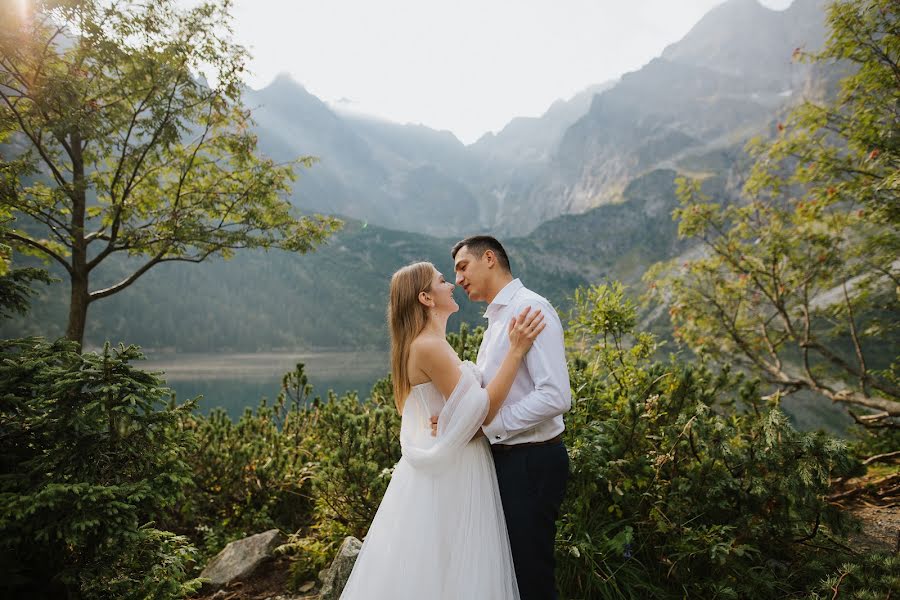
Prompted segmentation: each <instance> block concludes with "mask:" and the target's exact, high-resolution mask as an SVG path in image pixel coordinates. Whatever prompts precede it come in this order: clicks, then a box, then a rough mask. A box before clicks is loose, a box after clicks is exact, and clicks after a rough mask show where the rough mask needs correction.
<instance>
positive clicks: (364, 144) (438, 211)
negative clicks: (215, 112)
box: [244, 74, 482, 235]
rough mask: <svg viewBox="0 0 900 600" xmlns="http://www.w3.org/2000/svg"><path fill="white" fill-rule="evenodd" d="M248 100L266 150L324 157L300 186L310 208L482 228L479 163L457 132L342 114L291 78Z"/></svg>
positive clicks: (412, 227) (415, 226)
mask: <svg viewBox="0 0 900 600" xmlns="http://www.w3.org/2000/svg"><path fill="white" fill-rule="evenodd" d="M244 100H245V103H246V104H247V105H248V106H249V107H250V108H251V110H252V111H253V118H254V120H255V121H256V131H257V135H258V139H259V147H260V150H261V151H262V152H263V153H265V154H266V155H268V156H271V157H272V158H274V159H276V160H279V161H288V160H293V159H295V158H297V157H299V156H305V155H312V156H316V157H317V158H318V159H319V161H318V162H317V163H316V164H315V165H314V166H313V167H312V168H310V169H301V170H300V171H299V175H300V177H299V178H298V180H297V182H296V183H295V185H294V201H295V203H296V204H298V205H299V206H300V207H302V208H303V209H304V210H309V211H315V212H323V213H328V214H337V215H341V216H346V217H350V218H354V219H359V220H363V221H371V222H373V223H377V224H381V225H383V226H390V227H393V228H395V229H402V230H406V231H420V232H422V233H429V234H434V235H455V234H457V233H458V232H460V231H462V230H464V229H466V228H467V227H471V226H472V225H473V224H475V225H476V226H478V225H479V224H481V223H482V220H481V218H480V216H479V211H480V210H481V206H482V205H481V203H479V202H478V199H477V198H476V197H475V195H474V194H473V192H472V191H471V190H470V189H469V187H468V185H467V182H466V174H467V172H468V171H469V169H470V164H471V161H472V159H471V157H470V156H469V155H468V154H467V153H466V152H465V146H463V145H462V143H461V142H460V141H459V140H457V139H456V137H454V136H453V135H452V134H450V133H448V132H437V131H434V130H431V129H428V128H426V127H422V126H409V125H398V124H395V123H388V122H379V121H375V120H371V119H363V118H359V117H348V116H342V115H340V114H338V113H336V112H335V111H333V110H332V109H331V108H330V107H329V106H328V105H327V104H325V103H324V102H322V101H321V100H319V99H318V98H316V97H315V96H313V95H312V94H310V93H309V92H307V91H306V89H305V88H304V87H303V86H302V85H300V84H299V83H297V82H295V81H294V80H292V79H291V78H290V76H288V75H285V74H282V75H279V76H278V77H277V78H276V79H275V80H274V81H273V82H272V83H271V84H270V85H268V86H267V87H265V88H263V89H261V90H258V91H254V90H247V91H246V93H245V95H244Z"/></svg>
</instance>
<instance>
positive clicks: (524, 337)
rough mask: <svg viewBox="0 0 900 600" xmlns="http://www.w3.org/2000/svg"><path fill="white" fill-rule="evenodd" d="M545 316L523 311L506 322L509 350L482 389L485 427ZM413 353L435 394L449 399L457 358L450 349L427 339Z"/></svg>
mask: <svg viewBox="0 0 900 600" xmlns="http://www.w3.org/2000/svg"><path fill="white" fill-rule="evenodd" d="M543 320H544V315H542V314H541V311H540V310H534V311H532V310H531V308H530V307H529V308H526V309H525V310H523V311H522V312H521V314H519V315H518V316H517V317H513V318H512V320H510V322H509V329H508V334H509V350H508V351H507V353H506V356H505V357H504V359H503V363H502V364H501V365H500V369H499V370H498V371H497V373H496V375H494V377H493V379H491V382H490V383H489V384H488V385H487V387H486V388H485V389H486V390H487V393H488V400H489V407H488V413H487V416H486V417H485V419H484V424H488V423H490V422H491V421H493V420H494V417H495V416H496V414H497V411H498V410H500V406H502V405H503V401H504V400H506V396H507V395H509V389H510V388H511V387H512V383H513V380H514V379H515V378H516V372H517V371H518V370H519V365H521V364H522V360H523V359H524V357H525V354H526V353H527V352H528V349H529V348H531V346H532V344H533V343H534V340H535V339H536V338H537V336H538V334H540V333H541V331H543V330H544V327H545V326H546V324H545V323H543ZM422 341H423V342H425V343H420V344H419V345H418V346H417V348H416V350H417V352H418V355H419V356H418V358H419V360H418V361H417V363H418V365H419V368H421V369H422V370H423V371H424V372H425V374H426V375H428V377H429V378H430V379H431V381H432V382H434V384H435V386H437V388H438V391H440V392H441V395H442V396H444V398H449V397H450V394H452V393H453V390H454V388H455V387H456V384H457V383H459V378H460V372H459V359H458V358H457V356H456V353H454V352H453V349H452V348H451V347H450V345H449V344H447V343H446V342H445V341H444V340H438V339H430V340H427V341H426V340H422ZM432 423H433V424H434V426H436V424H437V421H436V419H435V418H432Z"/></svg>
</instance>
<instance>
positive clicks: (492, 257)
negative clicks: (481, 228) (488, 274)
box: [481, 250, 497, 269]
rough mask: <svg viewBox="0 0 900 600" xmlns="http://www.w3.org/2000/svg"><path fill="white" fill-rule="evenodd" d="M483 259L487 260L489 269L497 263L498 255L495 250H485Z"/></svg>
mask: <svg viewBox="0 0 900 600" xmlns="http://www.w3.org/2000/svg"><path fill="white" fill-rule="evenodd" d="M481 259H482V260H484V261H486V262H487V266H488V269H492V268H493V267H494V266H496V264H497V255H496V254H494V251H493V250H485V251H484V254H483V255H482V257H481Z"/></svg>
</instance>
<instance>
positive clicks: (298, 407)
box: [177, 363, 318, 558]
mask: <svg viewBox="0 0 900 600" xmlns="http://www.w3.org/2000/svg"><path fill="white" fill-rule="evenodd" d="M311 393H312V386H310V385H309V383H308V381H307V378H306V375H305V373H304V368H303V364H302V363H301V364H298V365H297V366H296V368H295V370H294V371H292V372H289V373H287V374H286V375H285V376H284V377H283V379H282V391H281V393H280V394H279V395H278V398H277V399H276V400H275V402H274V403H273V404H272V405H271V406H270V405H269V404H268V402H267V401H266V400H265V399H262V400H261V401H260V403H259V406H258V407H257V408H256V410H253V409H251V408H249V407H248V408H246V409H245V410H244V414H243V415H241V417H240V418H239V419H238V421H237V422H233V421H232V420H231V419H230V418H229V416H228V414H227V413H226V412H225V411H224V410H221V409H214V410H212V411H211V412H210V414H209V415H208V416H203V415H199V414H188V415H185V416H184V420H183V423H184V425H183V426H184V427H185V429H188V430H190V431H192V432H193V434H194V436H195V438H196V442H197V443H196V446H195V448H196V449H195V451H194V452H192V453H191V455H190V456H189V457H188V462H189V464H190V466H191V471H192V473H193V482H192V485H191V486H190V487H189V489H188V490H187V498H186V499H185V502H184V503H183V505H182V507H181V510H180V513H179V514H178V516H177V524H178V525H177V529H179V530H181V531H183V532H184V533H186V534H188V535H190V536H192V537H193V538H195V539H196V541H197V544H198V545H199V546H200V547H201V548H202V549H203V555H204V558H210V557H212V556H214V555H215V554H216V553H218V552H219V551H220V550H221V549H222V548H223V547H224V546H225V545H226V544H227V543H228V542H230V541H233V540H236V539H240V538H243V537H246V536H248V535H253V534H254V533H259V532H260V531H264V530H267V529H272V528H277V529H281V530H282V531H285V532H288V533H291V532H294V531H297V530H299V529H301V528H303V527H306V526H309V525H310V524H311V522H312V519H313V504H314V502H313V495H312V488H311V485H312V484H311V477H312V473H313V470H312V465H313V463H314V460H315V457H314V455H313V453H312V451H311V448H310V447H311V445H312V444H314V431H315V428H316V427H317V426H318V425H317V419H316V415H315V411H314V410H307V404H308V403H309V402H313V404H317V403H318V401H317V399H315V400H310V395H311Z"/></svg>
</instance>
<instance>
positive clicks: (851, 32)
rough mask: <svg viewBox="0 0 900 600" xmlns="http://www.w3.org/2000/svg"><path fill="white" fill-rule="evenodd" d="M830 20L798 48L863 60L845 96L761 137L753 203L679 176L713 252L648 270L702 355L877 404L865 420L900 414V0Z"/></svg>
mask: <svg viewBox="0 0 900 600" xmlns="http://www.w3.org/2000/svg"><path fill="white" fill-rule="evenodd" d="M828 22H829V24H830V29H831V35H830V36H829V38H828V42H827V44H826V46H825V48H824V49H823V50H822V51H821V52H820V53H818V54H814V55H807V54H804V53H802V52H799V51H798V52H797V56H798V58H800V59H802V60H811V61H815V62H816V63H817V64H818V65H820V66H821V67H822V69H820V70H819V71H820V74H821V73H825V74H827V73H832V74H833V73H845V74H846V73H849V75H846V76H845V77H844V78H843V79H842V80H841V81H840V86H839V91H838V92H837V94H836V95H835V94H831V96H830V99H829V96H826V98H825V100H821V101H813V100H809V101H806V102H804V103H803V104H802V105H800V106H798V107H797V108H796V109H795V110H794V111H792V113H791V114H790V116H789V118H788V119H787V121H786V122H785V123H779V124H778V126H777V133H776V135H775V139H774V140H771V141H768V142H762V141H759V140H755V141H754V142H752V143H751V144H750V146H749V147H750V151H751V153H752V154H753V156H754V157H755V159H756V162H755V165H754V167H753V170H752V173H751V176H750V178H749V179H748V181H747V184H746V186H745V190H744V191H745V194H746V197H747V200H746V201H742V202H739V203H734V204H726V203H724V202H722V203H720V202H713V201H711V199H710V198H708V197H707V196H705V195H704V194H703V192H702V186H701V184H700V183H699V182H697V181H689V180H685V179H682V180H680V181H679V190H678V193H679V198H680V201H681V207H680V208H678V209H676V210H675V211H674V217H675V218H677V219H679V220H680V223H679V233H680V235H682V236H688V237H697V238H699V239H701V240H702V242H703V248H704V250H705V251H704V253H703V255H702V256H700V257H699V258H696V259H692V260H688V261H687V262H684V263H683V264H682V265H681V267H680V268H679V267H678V266H676V265H674V264H672V263H668V264H660V265H656V266H655V267H654V268H653V269H651V270H650V271H649V272H648V273H647V275H646V276H645V279H646V280H648V281H650V282H651V283H650V285H651V294H650V296H651V297H656V298H657V299H659V300H662V301H664V302H668V303H669V304H670V315H671V317H672V322H673V325H674V327H675V332H676V336H677V337H678V338H679V339H681V340H682V341H684V342H686V343H687V344H688V345H689V346H690V347H691V348H692V349H693V350H695V351H697V352H698V353H700V354H704V355H708V356H712V357H714V358H715V359H717V360H718V361H720V362H722V363H729V362H737V363H738V364H742V365H744V366H746V367H747V368H749V369H751V370H752V371H754V372H755V373H758V374H760V375H762V376H763V377H765V379H766V380H767V381H768V382H769V383H771V384H774V386H776V388H777V393H780V394H789V393H792V392H796V391H798V390H811V391H813V392H816V393H818V394H820V395H822V396H824V397H826V398H828V399H830V400H831V401H833V402H840V403H844V404H846V405H848V407H850V408H853V407H856V408H863V410H862V411H857V412H854V411H852V410H851V414H853V415H854V417H855V418H856V419H857V420H858V421H859V422H861V423H863V424H865V425H868V426H883V425H887V426H889V427H894V426H896V424H897V419H898V417H900V385H898V380H897V367H898V362H897V359H898V356H897V348H898V345H900V344H898V335H897V333H898V327H900V321H898V318H897V316H898V295H897V290H898V286H900V259H898V254H900V253H898V250H900V235H898V232H900V229H898V227H897V226H898V222H900V137H898V132H900V111H898V107H900V5H898V4H897V3H896V2H894V1H892V0H846V1H840V2H835V3H833V4H832V5H831V6H830V7H829V9H828ZM657 279H658V280H657Z"/></svg>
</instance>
